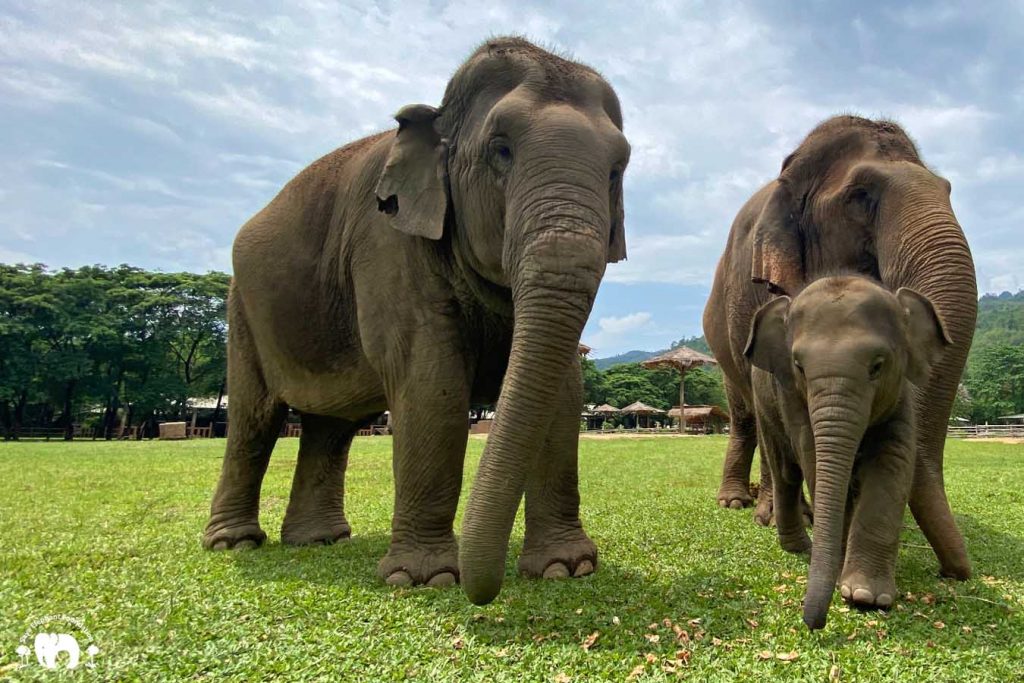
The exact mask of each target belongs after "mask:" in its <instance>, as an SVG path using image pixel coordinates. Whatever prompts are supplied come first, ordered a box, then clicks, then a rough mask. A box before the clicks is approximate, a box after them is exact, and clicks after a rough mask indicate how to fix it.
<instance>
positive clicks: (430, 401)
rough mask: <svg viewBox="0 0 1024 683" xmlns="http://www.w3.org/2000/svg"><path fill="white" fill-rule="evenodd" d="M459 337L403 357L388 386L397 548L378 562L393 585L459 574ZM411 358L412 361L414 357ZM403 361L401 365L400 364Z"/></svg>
mask: <svg viewBox="0 0 1024 683" xmlns="http://www.w3.org/2000/svg"><path fill="white" fill-rule="evenodd" d="M453 348H458V345H457V343H456V342H441V341H435V342H434V343H432V344H430V349H425V350H421V351H430V352H431V353H432V354H433V355H434V356H435V357H427V358H424V357H423V355H422V354H421V353H416V352H415V350H414V351H413V352H412V353H410V354H409V356H408V357H407V358H405V359H404V360H403V361H402V363H401V365H404V366H405V367H404V369H403V372H404V377H402V378H401V379H392V380H391V381H390V382H389V386H388V387H387V391H388V405H389V407H390V409H391V428H392V432H393V433H394V442H393V448H394V456H393V457H394V459H393V467H394V473H395V512H394V516H393V518H392V522H391V547H390V548H389V550H388V553H387V555H385V556H384V558H383V559H382V560H381V561H380V563H379V564H378V566H377V573H378V575H379V576H380V577H381V578H382V579H384V580H385V581H386V582H387V583H388V584H391V585H417V584H428V585H431V586H445V585H450V584H453V583H455V582H456V581H457V580H458V576H459V569H458V567H459V557H458V555H459V553H458V545H457V544H456V541H455V533H454V531H453V529H452V524H453V523H454V521H455V510H456V508H457V507H458V504H459V493H460V492H461V489H462V466H463V461H464V459H465V454H466V440H467V438H468V436H469V381H468V373H467V369H466V367H465V360H464V359H463V358H462V357H461V356H458V355H446V356H440V357H437V354H439V353H440V354H446V353H447V354H450V353H451V349H453ZM410 358H411V359H413V360H414V362H413V363H412V364H410V363H409V359H410ZM396 366H398V364H396Z"/></svg>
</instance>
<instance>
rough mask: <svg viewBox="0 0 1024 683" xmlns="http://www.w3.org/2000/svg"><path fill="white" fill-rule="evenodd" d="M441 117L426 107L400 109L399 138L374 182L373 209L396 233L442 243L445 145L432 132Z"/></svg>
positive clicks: (412, 105)
mask: <svg viewBox="0 0 1024 683" xmlns="http://www.w3.org/2000/svg"><path fill="white" fill-rule="evenodd" d="M439 114H440V112H438V110H437V109H435V108H434V107H430V106H427V105H425V104H410V105H407V106H405V107H402V108H401V109H400V110H399V111H398V113H397V114H395V120H396V121H398V132H397V133H396V134H395V141H394V142H393V143H392V144H391V152H390V153H389V154H388V159H387V161H386V162H385V163H384V171H383V172H382V173H381V175H380V180H379V181H378V182H377V189H376V195H377V208H378V209H379V210H380V211H382V212H384V213H386V214H387V215H388V216H389V217H390V220H391V225H392V226H393V227H394V228H396V229H397V230H401V231H402V232H404V233H406V234H409V235H416V236H417V237H426V238H429V239H432V240H438V239H441V235H442V234H443V233H444V215H445V211H446V210H447V208H448V192H447V190H446V189H445V166H446V157H447V154H448V145H447V142H446V141H445V140H444V139H443V138H442V137H441V135H440V134H439V133H438V132H437V130H436V129H435V128H434V121H435V120H436V119H437V117H438V115H439Z"/></svg>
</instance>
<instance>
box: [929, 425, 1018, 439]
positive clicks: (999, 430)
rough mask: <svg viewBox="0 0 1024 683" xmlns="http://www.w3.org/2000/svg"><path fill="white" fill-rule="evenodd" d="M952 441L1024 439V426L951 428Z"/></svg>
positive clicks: (949, 433)
mask: <svg viewBox="0 0 1024 683" xmlns="http://www.w3.org/2000/svg"><path fill="white" fill-rule="evenodd" d="M946 436H948V437H949V438H951V439H984V438H1024V425H967V426H965V427H950V428H949V430H948V431H947V432H946Z"/></svg>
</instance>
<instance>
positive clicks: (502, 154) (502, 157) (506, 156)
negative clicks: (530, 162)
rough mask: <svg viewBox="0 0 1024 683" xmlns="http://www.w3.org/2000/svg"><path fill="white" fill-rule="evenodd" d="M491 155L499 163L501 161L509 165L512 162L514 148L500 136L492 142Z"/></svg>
mask: <svg viewBox="0 0 1024 683" xmlns="http://www.w3.org/2000/svg"><path fill="white" fill-rule="evenodd" d="M491 153H492V154H493V155H494V158H495V159H496V160H497V161H500V162H501V163H503V164H507V163H510V162H511V161H512V146H511V145H510V144H509V143H508V140H507V139H505V137H503V136H499V137H496V138H493V139H492V140H491Z"/></svg>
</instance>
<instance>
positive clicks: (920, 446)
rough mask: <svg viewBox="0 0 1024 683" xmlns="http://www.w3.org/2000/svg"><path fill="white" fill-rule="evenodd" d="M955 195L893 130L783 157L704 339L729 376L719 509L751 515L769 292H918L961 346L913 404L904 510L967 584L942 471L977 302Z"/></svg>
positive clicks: (826, 141)
mask: <svg viewBox="0 0 1024 683" xmlns="http://www.w3.org/2000/svg"><path fill="white" fill-rule="evenodd" d="M949 193H950V185H949V182H947V181H946V180H944V179H943V178H940V177H939V176H937V175H936V174H935V173H933V172H932V171H931V170H929V169H928V168H927V167H926V166H925V165H924V162H922V161H921V157H920V155H919V153H918V150H917V147H916V146H915V145H914V143H913V142H912V141H911V140H910V138H909V137H908V136H907V134H906V133H905V132H904V131H903V129H902V128H900V127H899V126H898V125H896V124H895V123H892V122H890V121H872V120H869V119H864V118H860V117H857V116H836V117H834V118H831V119H828V120H827V121H825V122H823V123H821V124H820V125H818V126H817V127H816V128H815V129H814V130H813V131H811V133H810V134H809V135H808V136H807V138H806V139H804V141H803V142H802V143H801V144H800V146H799V147H798V148H797V149H796V151H795V152H793V153H792V154H790V155H789V156H788V157H786V159H785V161H784V162H783V164H782V171H781V173H780V174H779V177H778V178H777V179H776V180H773V181H772V182H771V183H769V184H768V185H766V186H765V187H763V188H761V189H760V190H759V191H758V192H757V193H756V194H755V195H754V196H753V197H751V199H750V200H749V201H748V202H747V203H746V205H744V206H743V208H742V209H741V210H740V212H739V214H738V215H737V216H736V220H735V221H734V222H733V225H732V230H731V231H730V233H729V239H728V243H727V244H726V248H725V253H724V254H723V255H722V258H721V260H720V261H719V264H718V269H717V271H716V273H715V279H714V284H713V286H712V290H711V296H710V298H709V300H708V304H707V307H706V308H705V310H704V333H705V335H706V337H707V340H708V344H709V345H710V347H711V350H712V351H713V352H714V355H715V358H716V359H717V360H718V362H719V363H720V365H721V368H722V371H723V374H724V377H725V385H726V394H727V397H728V400H729V412H730V417H731V420H732V422H731V432H730V435H729V445H728V447H727V450H726V459H725V466H724V471H723V474H722V483H721V487H720V488H719V491H718V502H719V505H722V506H724V507H737V508H738V507H743V506H746V505H750V504H751V503H752V498H751V496H750V493H749V491H748V482H749V478H750V466H751V459H752V457H753V453H754V448H755V446H756V445H757V429H756V425H755V419H754V413H753V396H752V394H751V385H750V381H751V380H750V364H749V362H748V360H747V359H746V358H745V357H744V355H743V349H744V347H745V344H746V341H747V333H748V332H749V330H750V321H751V319H752V317H753V315H754V312H755V311H756V310H757V309H758V307H759V306H761V305H763V304H764V303H766V302H767V301H769V300H770V299H771V298H772V297H773V296H774V295H775V294H780V293H782V294H789V295H791V296H795V295H796V294H798V293H799V292H800V290H801V289H803V287H804V286H805V285H806V283H808V282H812V281H814V280H816V279H818V278H821V277H825V276H828V275H837V274H843V273H860V274H863V275H867V276H870V277H873V278H875V279H877V280H879V281H881V282H882V284H883V285H884V286H885V288H886V289H888V290H890V291H896V290H897V289H899V288H900V287H910V288H912V289H913V290H915V291H917V292H920V293H921V294H922V295H924V296H926V297H927V298H928V299H929V300H930V301H931V302H932V304H933V305H934V306H935V309H936V310H937V311H938V313H939V315H941V316H942V319H943V320H944V321H945V324H946V329H947V331H948V332H949V335H950V338H951V339H952V340H953V342H954V345H953V346H952V348H951V349H950V350H949V352H948V353H945V354H943V356H942V358H941V359H940V360H939V361H938V362H936V363H935V364H934V365H933V366H932V368H931V371H930V374H929V377H928V379H927V380H926V381H924V382H922V383H921V385H920V391H918V392H917V393H916V395H915V398H914V400H915V401H916V402H917V406H916V411H915V412H916V415H917V418H918V422H919V429H918V431H917V458H916V465H915V471H914V486H913V488H912V490H911V496H910V509H911V511H912V512H913V513H914V517H915V519H916V520H917V522H918V524H919V525H920V527H921V530H922V531H923V532H924V534H925V536H926V537H927V538H928V541H929V542H930V543H931V546H932V548H933V549H934V550H935V554H936V556H937V557H938V559H939V565H940V568H941V571H942V573H943V574H944V575H946V576H953V577H957V578H967V577H969V576H970V573H971V566H970V562H969V560H968V558H967V552H966V549H965V547H964V541H963V537H962V536H961V534H960V530H959V529H958V528H957V526H956V522H955V521H954V519H953V515H952V512H951V511H950V508H949V503H948V501H947V499H946V492H945V484H944V482H943V476H942V460H943V449H944V446H945V435H946V424H947V421H948V419H949V414H950V411H951V409H952V406H953V400H954V398H955V395H956V389H957V384H958V383H959V380H960V375H961V373H962V371H963V367H964V362H965V361H966V359H967V352H968V351H969V349H970V345H971V338H972V336H973V333H974V322H975V318H976V317H977V309H978V300H977V299H978V297H977V283H976V279H975V274H974V261H973V259H972V258H971V252H970V249H969V247H968V246H967V241H966V239H965V238H964V234H963V231H962V230H961V228H960V225H959V224H958V223H957V220H956V216H955V215H954V214H953V209H952V207H951V206H950V201H949ZM761 473H762V474H761V491H763V492H768V493H766V494H765V495H762V496H761V497H760V499H759V501H758V507H757V510H756V511H755V518H756V519H757V520H758V521H759V522H761V523H764V524H767V523H768V522H769V520H770V519H771V516H772V501H771V495H770V492H771V490H772V486H771V475H770V471H769V468H768V467H766V466H762V467H761Z"/></svg>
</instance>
